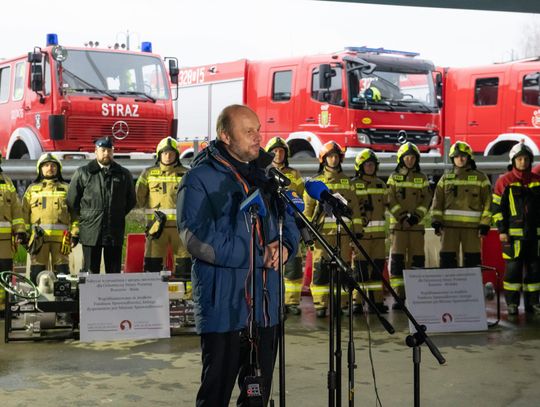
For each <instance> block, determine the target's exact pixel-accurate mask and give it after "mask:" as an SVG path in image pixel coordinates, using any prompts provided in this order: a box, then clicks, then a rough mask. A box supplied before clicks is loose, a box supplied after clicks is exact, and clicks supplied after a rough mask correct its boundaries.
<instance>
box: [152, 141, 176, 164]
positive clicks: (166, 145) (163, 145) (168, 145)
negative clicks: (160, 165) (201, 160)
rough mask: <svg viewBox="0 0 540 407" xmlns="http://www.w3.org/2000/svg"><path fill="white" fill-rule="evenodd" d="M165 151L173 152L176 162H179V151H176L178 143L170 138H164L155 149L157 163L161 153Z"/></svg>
mask: <svg viewBox="0 0 540 407" xmlns="http://www.w3.org/2000/svg"><path fill="white" fill-rule="evenodd" d="M166 150H170V151H174V152H175V153H176V161H178V160H180V150H178V142H177V141H176V140H175V139H174V138H172V137H165V138H164V139H162V140H161V141H160V142H159V143H158V145H157V147H156V159H157V162H160V161H161V153H162V152H163V151H166Z"/></svg>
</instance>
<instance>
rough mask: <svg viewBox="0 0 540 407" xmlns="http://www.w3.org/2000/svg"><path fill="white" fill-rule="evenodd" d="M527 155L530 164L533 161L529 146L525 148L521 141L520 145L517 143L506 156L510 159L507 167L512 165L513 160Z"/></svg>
mask: <svg viewBox="0 0 540 407" xmlns="http://www.w3.org/2000/svg"><path fill="white" fill-rule="evenodd" d="M524 154H526V155H528V156H529V159H530V160H531V164H532V162H533V160H534V154H533V152H532V150H531V148H530V147H529V146H527V145H526V144H525V143H524V142H523V141H522V142H520V143H517V144H516V145H515V146H514V147H512V149H511V150H510V153H509V154H508V157H509V158H510V163H509V167H511V166H513V165H514V160H515V159H516V157H518V156H520V155H524Z"/></svg>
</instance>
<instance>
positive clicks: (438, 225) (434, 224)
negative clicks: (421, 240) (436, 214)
mask: <svg viewBox="0 0 540 407" xmlns="http://www.w3.org/2000/svg"><path fill="white" fill-rule="evenodd" d="M431 227H432V228H433V229H435V234H436V235H437V236H440V235H441V233H442V228H443V225H442V223H441V222H437V221H435V222H431Z"/></svg>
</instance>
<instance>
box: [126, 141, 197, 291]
mask: <svg viewBox="0 0 540 407" xmlns="http://www.w3.org/2000/svg"><path fill="white" fill-rule="evenodd" d="M166 150H172V151H174V152H175V153H176V160H175V161H174V163H172V164H170V165H164V164H163V163H162V162H161V154H162V152H164V151H166ZM156 155H157V160H156V165H154V166H152V167H150V168H147V169H145V170H144V171H143V173H142V174H141V176H140V177H139V178H138V180H137V184H136V187H135V189H136V196H137V204H138V206H139V207H141V208H144V210H145V212H146V216H147V220H148V225H149V226H148V227H147V236H146V244H145V248H144V271H147V272H159V271H161V270H162V269H163V264H164V259H165V258H166V256H167V253H168V250H169V247H170V248H171V250H172V253H173V255H174V264H175V266H174V267H175V269H174V277H176V278H178V279H180V280H181V281H183V282H185V283H186V293H189V292H190V290H191V257H190V255H189V253H188V252H187V250H186V248H185V247H184V245H183V244H182V242H181V241H180V237H179V235H178V231H177V229H176V193H177V191H178V185H179V184H180V181H181V179H182V177H183V175H184V174H185V173H186V171H187V169H186V168H185V167H184V166H183V165H182V164H180V160H179V156H180V152H179V151H178V147H177V142H176V140H175V139H173V138H171V137H167V138H165V139H163V140H161V141H160V142H159V144H158V146H157V149H156ZM155 211H159V212H160V214H162V215H164V216H163V220H164V222H163V224H162V225H161V226H156V228H155V232H154V231H152V230H151V229H154V228H152V226H153V223H154V222H159V220H156V219H155V215H154V212H155Z"/></svg>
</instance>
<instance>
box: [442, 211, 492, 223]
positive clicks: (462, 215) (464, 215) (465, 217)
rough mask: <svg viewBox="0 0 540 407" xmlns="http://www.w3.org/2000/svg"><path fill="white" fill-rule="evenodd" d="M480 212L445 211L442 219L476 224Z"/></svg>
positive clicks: (480, 214)
mask: <svg viewBox="0 0 540 407" xmlns="http://www.w3.org/2000/svg"><path fill="white" fill-rule="evenodd" d="M481 216H482V212H480V211H462V210H457V209H447V210H445V211H444V213H443V219H444V220H448V221H456V222H478V221H479V220H480V217H481Z"/></svg>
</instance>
